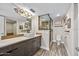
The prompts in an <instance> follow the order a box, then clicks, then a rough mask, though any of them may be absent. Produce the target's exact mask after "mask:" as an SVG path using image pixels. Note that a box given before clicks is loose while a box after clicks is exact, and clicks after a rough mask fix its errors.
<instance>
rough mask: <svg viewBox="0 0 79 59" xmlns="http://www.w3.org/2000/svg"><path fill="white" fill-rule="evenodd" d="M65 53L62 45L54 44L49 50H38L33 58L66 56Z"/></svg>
mask: <svg viewBox="0 0 79 59" xmlns="http://www.w3.org/2000/svg"><path fill="white" fill-rule="evenodd" d="M67 55H68V54H67V51H66V49H65V47H64V44H60V45H59V46H58V45H57V44H56V43H52V46H51V47H50V50H49V51H47V50H44V49H40V50H39V51H38V52H37V53H36V54H35V55H34V56H67Z"/></svg>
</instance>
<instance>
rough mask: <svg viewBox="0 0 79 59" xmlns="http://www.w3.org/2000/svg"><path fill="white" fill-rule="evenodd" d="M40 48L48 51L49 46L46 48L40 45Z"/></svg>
mask: <svg viewBox="0 0 79 59" xmlns="http://www.w3.org/2000/svg"><path fill="white" fill-rule="evenodd" d="M40 48H42V49H45V50H48V51H49V48H46V47H43V46H41V47H40Z"/></svg>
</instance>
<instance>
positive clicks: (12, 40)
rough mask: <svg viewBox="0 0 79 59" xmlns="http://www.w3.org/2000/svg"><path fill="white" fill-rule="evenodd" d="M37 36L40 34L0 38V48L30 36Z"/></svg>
mask: <svg viewBox="0 0 79 59" xmlns="http://www.w3.org/2000/svg"><path fill="white" fill-rule="evenodd" d="M37 36H40V35H35V36H33V37H25V36H20V37H15V38H11V39H5V40H0V48H1V47H5V46H8V45H11V44H14V43H17V42H21V41H23V40H28V39H31V38H34V37H37Z"/></svg>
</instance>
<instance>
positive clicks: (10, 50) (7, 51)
mask: <svg viewBox="0 0 79 59" xmlns="http://www.w3.org/2000/svg"><path fill="white" fill-rule="evenodd" d="M17 49H18V48H15V49H12V50H10V51H7V53H11V52H13V51H15V50H17Z"/></svg>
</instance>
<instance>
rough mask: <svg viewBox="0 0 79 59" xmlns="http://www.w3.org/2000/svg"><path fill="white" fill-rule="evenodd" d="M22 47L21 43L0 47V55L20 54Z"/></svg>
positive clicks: (21, 53)
mask: <svg viewBox="0 0 79 59" xmlns="http://www.w3.org/2000/svg"><path fill="white" fill-rule="evenodd" d="M23 51H24V48H23V44H22V43H17V44H13V45H9V46H6V47H3V48H0V56H1V55H2V56H20V55H21V56H22V55H24V53H23Z"/></svg>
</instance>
